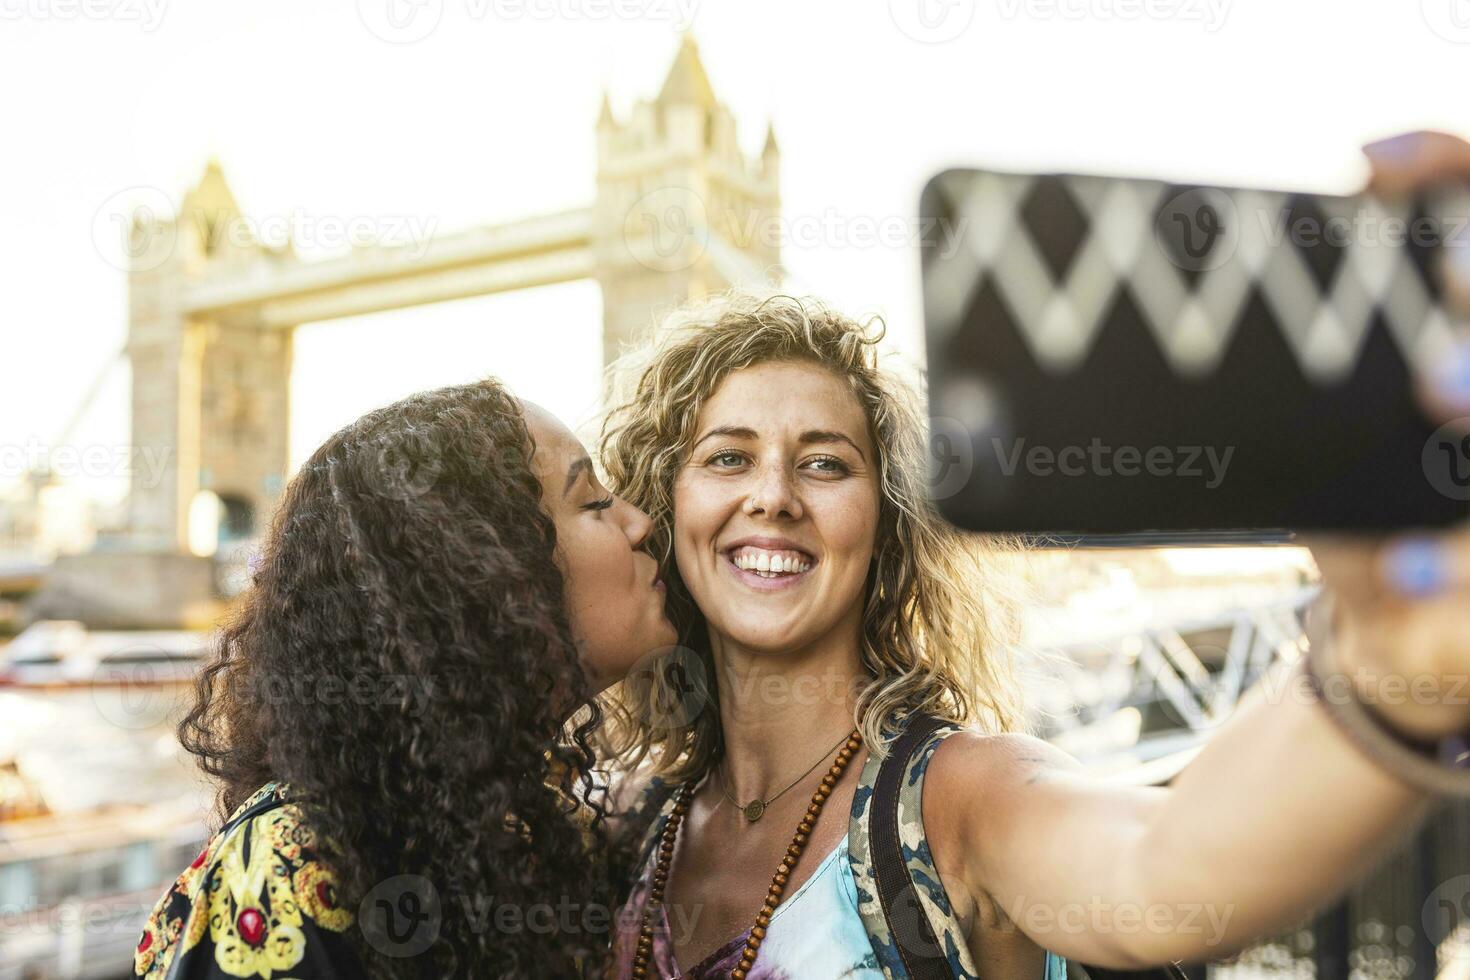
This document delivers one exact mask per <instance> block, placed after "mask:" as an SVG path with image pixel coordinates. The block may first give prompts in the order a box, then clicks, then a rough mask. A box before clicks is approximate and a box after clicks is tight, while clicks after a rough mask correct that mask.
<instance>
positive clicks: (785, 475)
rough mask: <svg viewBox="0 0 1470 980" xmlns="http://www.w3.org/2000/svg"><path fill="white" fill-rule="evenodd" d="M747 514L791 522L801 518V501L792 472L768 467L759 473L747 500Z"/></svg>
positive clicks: (782, 468)
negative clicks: (784, 519)
mask: <svg viewBox="0 0 1470 980" xmlns="http://www.w3.org/2000/svg"><path fill="white" fill-rule="evenodd" d="M745 513H746V514H747V515H750V516H754V515H755V514H763V515H765V516H766V517H780V518H786V519H790V520H795V519H796V518H799V517H801V499H800V497H799V496H798V495H797V493H796V486H795V484H794V482H793V480H792V474H791V471H790V470H789V469H787V468H786V467H785V466H767V467H763V468H762V469H761V470H760V471H758V473H757V474H756V478H755V485H754V486H752V487H751V489H750V495H749V496H748V497H747V498H746V500H745Z"/></svg>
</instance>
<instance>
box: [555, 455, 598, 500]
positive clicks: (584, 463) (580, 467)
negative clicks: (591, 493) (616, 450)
mask: <svg viewBox="0 0 1470 980" xmlns="http://www.w3.org/2000/svg"><path fill="white" fill-rule="evenodd" d="M590 472H592V458H591V457H590V456H583V457H581V458H580V459H578V460H577V461H576V462H574V463H572V465H571V468H570V469H568V470H567V482H566V486H564V487H562V488H561V495H562V496H563V497H565V496H566V495H567V494H568V493H570V492H571V489H572V484H574V483H576V482H577V477H579V476H581V475H582V474H583V473H590Z"/></svg>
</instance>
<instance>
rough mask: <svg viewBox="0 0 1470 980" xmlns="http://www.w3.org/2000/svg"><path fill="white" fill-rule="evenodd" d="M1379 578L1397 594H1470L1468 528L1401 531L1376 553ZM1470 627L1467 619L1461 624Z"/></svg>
mask: <svg viewBox="0 0 1470 980" xmlns="http://www.w3.org/2000/svg"><path fill="white" fill-rule="evenodd" d="M1374 568H1375V572H1376V574H1377V577H1378V578H1379V580H1380V581H1381V582H1382V583H1383V584H1384V585H1385V586H1387V587H1388V588H1389V589H1391V590H1393V591H1394V592H1395V593H1397V594H1398V595H1400V596H1404V597H1407V598H1427V597H1431V596H1443V595H1448V594H1453V593H1466V594H1470V530H1467V529H1465V528H1463V527H1460V528H1456V529H1455V530H1452V531H1446V532H1443V533H1439V534H1414V535H1403V536H1400V537H1398V538H1395V539H1394V540H1392V541H1389V542H1387V543H1386V544H1385V545H1383V546H1382V547H1381V548H1380V549H1379V550H1378V553H1377V554H1376V555H1375V560H1374ZM1464 628H1465V629H1466V630H1467V631H1470V621H1467V622H1466V623H1465V624H1464Z"/></svg>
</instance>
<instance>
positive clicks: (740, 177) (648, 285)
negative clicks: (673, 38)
mask: <svg viewBox="0 0 1470 980" xmlns="http://www.w3.org/2000/svg"><path fill="white" fill-rule="evenodd" d="M780 166H781V157H780V151H779V149H778V148H777V146H776V140H775V135H774V133H773V132H772V130H771V129H770V128H769V126H768V128H767V131H766V142H765V148H764V150H763V151H762V153H761V155H760V156H758V157H754V158H750V157H747V156H746V155H745V154H743V153H742V152H741V150H740V145H739V143H738V142H737V140H736V132H735V117H734V116H733V115H732V114H731V112H730V110H729V109H728V108H727V107H726V106H725V105H724V104H723V103H721V102H720V101H719V100H718V99H716V98H715V93H714V88H713V86H711V84H710V80H709V75H708V74H706V72H705V69H704V64H703V62H702V61H701V59H700V57H699V49H698V47H697V46H696V44H695V42H694V39H693V38H692V37H691V36H690V35H687V34H686V35H685V36H684V38H683V40H682V42H681V43H680V46H679V51H678V54H677V55H676V56H675V58H674V63H673V66H672V67H671V68H670V69H669V73H668V76H667V78H666V79H665V80H664V84H663V88H662V90H661V91H660V92H659V94H658V96H657V98H654V99H652V100H643V101H640V102H639V103H638V104H637V105H636V106H635V107H634V108H633V110H632V114H631V116H630V118H628V119H627V120H625V121H621V122H620V121H619V120H618V119H617V118H616V117H615V116H614V115H613V111H612V107H611V105H610V104H609V103H608V100H607V97H606V95H604V97H603V102H602V112H601V114H600V116H599V118H598V121H597V200H596V202H595V204H594V206H593V249H594V254H595V256H596V264H597V279H598V282H599V283H600V284H601V286H602V308H603V353H604V357H605V358H606V359H608V360H612V359H613V358H615V357H616V356H617V354H618V352H619V349H620V348H621V347H622V346H623V345H625V344H627V343H628V342H629V341H630V340H633V339H635V338H636V337H637V336H638V335H639V334H640V333H642V332H643V331H644V330H645V328H646V327H647V326H648V325H649V324H650V323H651V322H653V321H654V320H655V319H656V318H658V317H659V316H660V315H661V314H662V313H664V312H666V311H667V310H669V309H671V308H673V307H675V306H678V305H680V304H682V303H685V302H688V301H690V300H699V299H702V298H704V297H705V296H708V295H710V294H712V293H716V292H719V291H721V290H724V289H727V288H729V287H731V286H737V285H746V286H749V285H753V284H760V283H769V282H777V281H779V280H780V278H781V270H780V234H779V231H780V229H779V227H778V225H777V222H778V221H779V218H780V193H779V177H780Z"/></svg>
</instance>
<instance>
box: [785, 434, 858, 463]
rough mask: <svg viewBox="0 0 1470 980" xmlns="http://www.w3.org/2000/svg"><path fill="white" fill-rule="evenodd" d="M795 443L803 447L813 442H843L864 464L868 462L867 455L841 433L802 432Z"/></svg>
mask: <svg viewBox="0 0 1470 980" xmlns="http://www.w3.org/2000/svg"><path fill="white" fill-rule="evenodd" d="M797 441H798V442H800V443H801V444H802V445H803V446H805V445H809V444H811V443H814V442H845V443H847V444H848V445H849V446H851V447H852V448H853V451H854V452H856V453H857V454H858V455H859V456H861V457H862V458H863V462H864V463H866V462H867V461H868V457H867V454H865V453H864V452H863V451H862V450H861V449H859V448H858V444H857V443H855V442H853V441H852V440H851V439H849V438H848V437H847V436H845V435H843V434H842V433H841V432H834V431H832V430H830V429H811V430H809V431H807V432H803V433H802V434H801V437H800V438H799V439H798V440H797Z"/></svg>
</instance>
